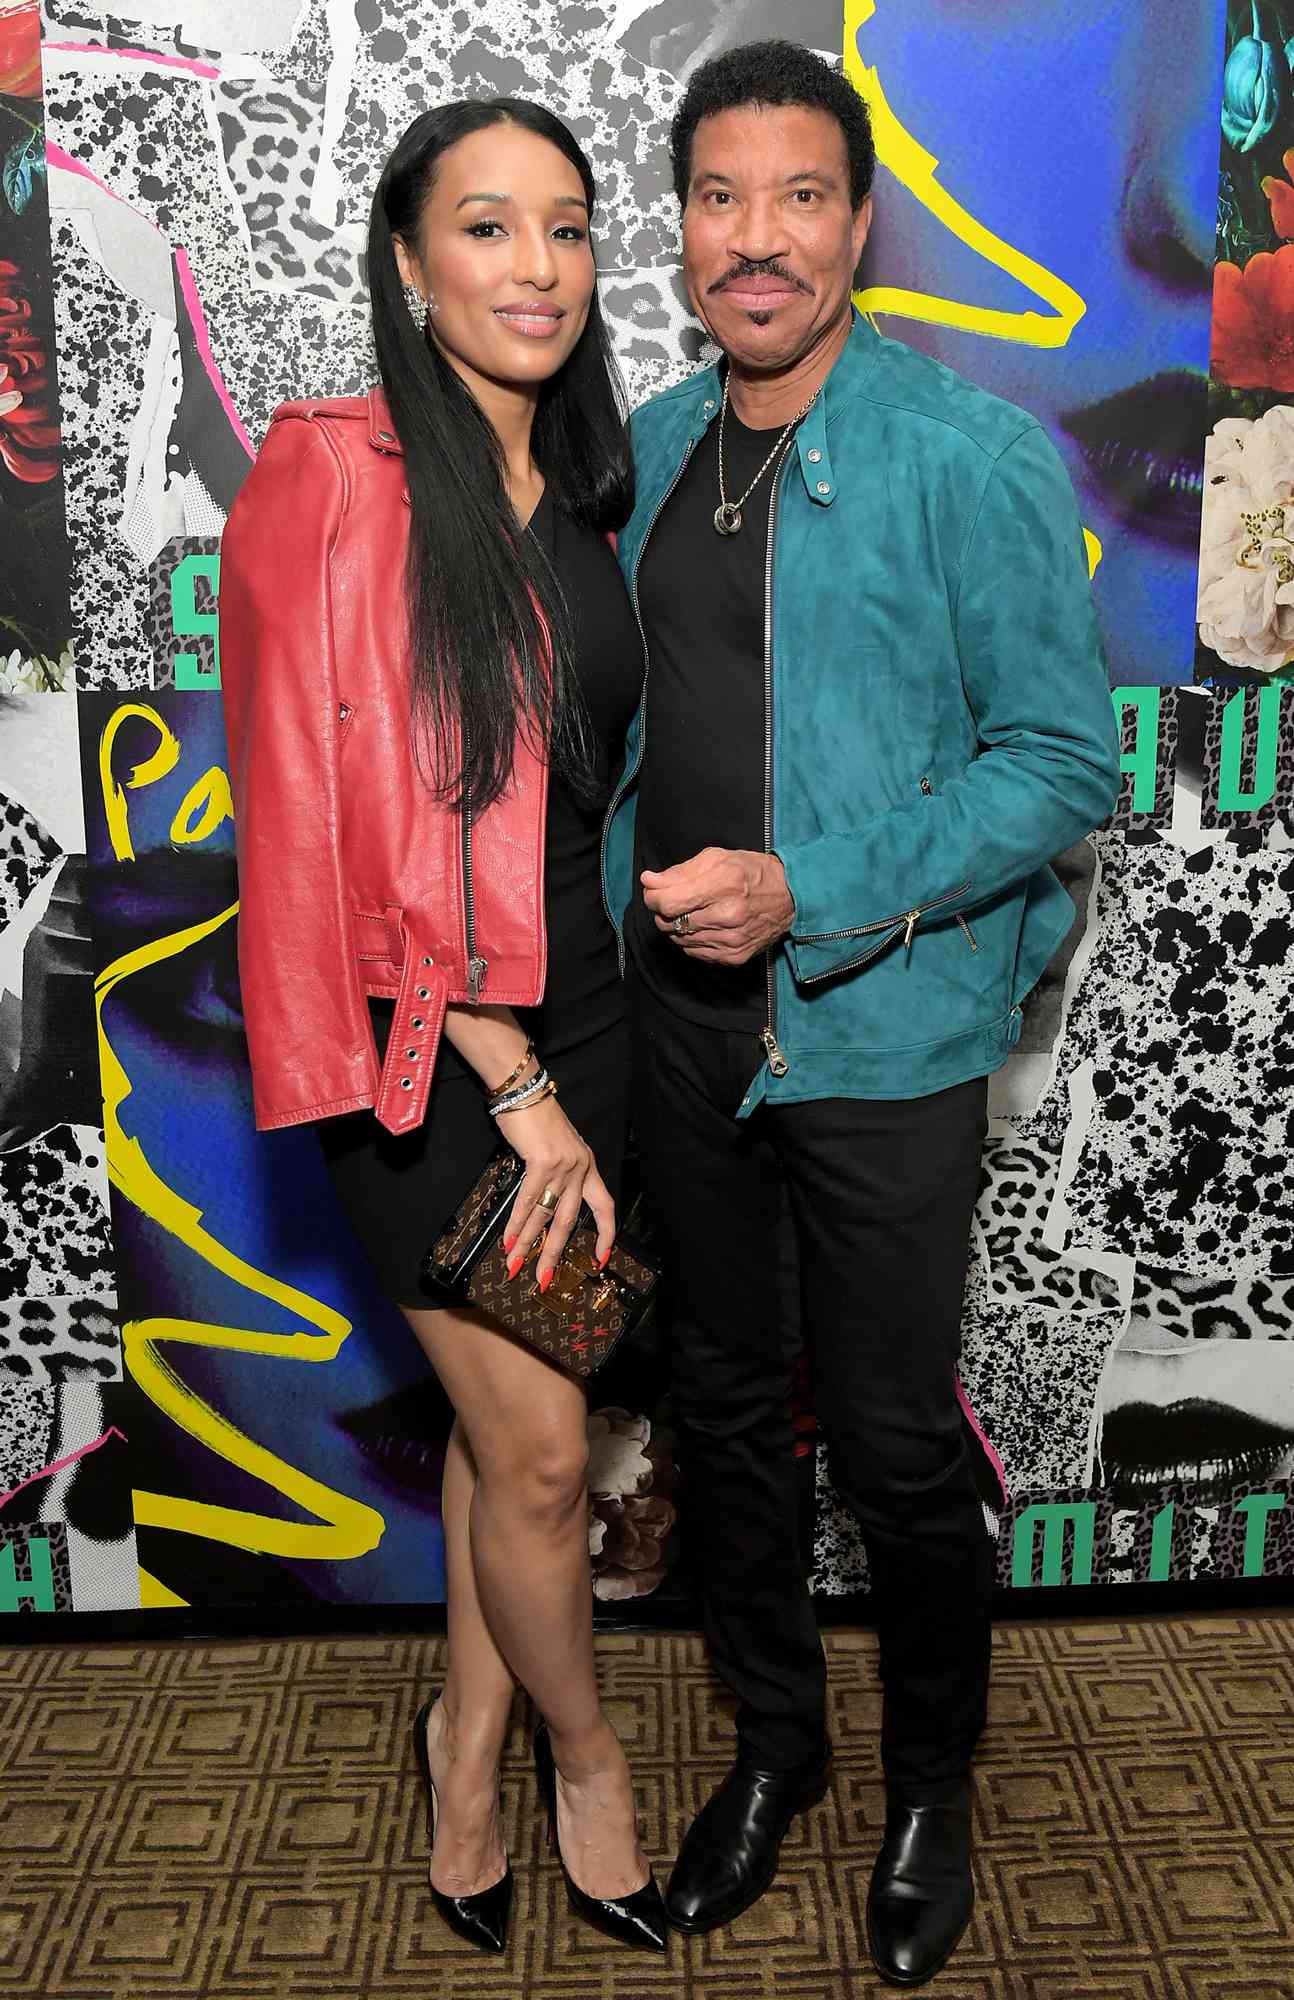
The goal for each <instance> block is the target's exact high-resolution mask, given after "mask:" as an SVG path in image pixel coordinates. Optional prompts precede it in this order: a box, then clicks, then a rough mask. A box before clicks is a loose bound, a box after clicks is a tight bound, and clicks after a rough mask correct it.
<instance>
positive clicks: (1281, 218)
mask: <svg viewBox="0 0 1294 2000" xmlns="http://www.w3.org/2000/svg"><path fill="white" fill-rule="evenodd" d="M1281 165H1282V166H1283V167H1284V169H1285V171H1286V173H1287V174H1288V175H1289V179H1288V180H1284V181H1282V180H1278V179H1277V177H1276V175H1275V174H1266V175H1265V176H1264V177H1263V181H1262V190H1263V193H1264V194H1265V195H1266V197H1267V200H1268V202H1269V203H1270V205H1271V211H1272V228H1273V229H1274V230H1275V231H1276V234H1277V235H1278V236H1283V237H1284V238H1285V241H1286V242H1287V243H1288V242H1290V241H1291V240H1292V239H1294V146H1291V147H1290V149H1289V151H1288V153H1286V155H1285V157H1284V159H1283V160H1282V161H1281Z"/></svg>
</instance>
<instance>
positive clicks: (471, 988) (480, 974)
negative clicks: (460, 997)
mask: <svg viewBox="0 0 1294 2000" xmlns="http://www.w3.org/2000/svg"><path fill="white" fill-rule="evenodd" d="M489 969H490V961H489V959H488V958H469V959H468V961H467V997H468V999H469V1000H470V1001H471V1002H472V1005H473V1006H475V1005H476V1003H477V1001H478V1000H479V999H480V997H481V988H482V987H483V986H484V984H485V975H486V973H487V972H488V971H489Z"/></svg>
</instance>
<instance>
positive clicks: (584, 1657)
mask: <svg viewBox="0 0 1294 2000" xmlns="http://www.w3.org/2000/svg"><path fill="white" fill-rule="evenodd" d="M406 1317H407V1318H408V1320H409V1323H410V1325H411V1326H412V1327H413V1329H414V1332H415V1333H416V1334H417V1337H418V1340H419V1341H420V1343H421V1345H422V1348H423V1351H424V1352H425V1353H426V1355H427V1357H428V1359H429V1360H430V1362H431V1364H432V1366H433V1367H434V1368H435V1370H436V1373H437V1375H438V1376H439V1377H440V1380H441V1382H442V1383H443V1384H444V1386H445V1389H446V1391H447V1393H448V1395H449V1398H450V1400H451V1402H452V1403H453V1405H454V1408H455V1410H456V1412H457V1415H458V1424H459V1425H460V1426H461V1428H462V1433H463V1442H464V1445H465V1448H466V1451H467V1452H468V1453H470V1460H469V1463H470V1465H471V1466H474V1468H475V1484H474V1487H473V1490H472V1493H471V1498H470V1506H469V1509H468V1515H467V1536H466V1540H467V1545H468V1552H469V1553H470V1557H471V1572H472V1581H473V1582H474V1584H475V1597H474V1598H472V1597H471V1596H469V1595H468V1594H467V1592H466V1591H465V1590H464V1589H462V1588H461V1578H462V1570H463V1564H462V1561H461V1549H460V1559H459V1560H458V1561H457V1562H456V1561H455V1552H454V1551H450V1552H449V1590H450V1595H451V1608H450V1632H451V1639H450V1679H449V1683H448V1686H449V1687H450V1688H451V1689H452V1691H453V1708H452V1710H451V1711H450V1713H449V1714H447V1715H446V1717H445V1718H443V1719H442V1722H441V1725H440V1728H441V1731H444V1730H445V1729H446V1725H448V1724H449V1722H450V1721H451V1719H452V1722H453V1727H454V1736H455V1743H456V1747H458V1748H459V1749H460V1751H461V1750H462V1749H464V1748H465V1747H466V1746H467V1745H468V1744H469V1743H472V1744H477V1745H480V1746H489V1745H490V1744H491V1740H492V1741H493V1749H494V1756H495V1761H496V1765H497V1756H498V1751H499V1749H501V1747H502V1740H503V1734H504V1733H505V1732H506V1727H507V1717H506V1711H505V1712H503V1715H502V1722H501V1723H500V1721H499V1715H500V1704H501V1690H502V1676H501V1675H500V1672H499V1669H500V1667H503V1668H504V1671H505V1672H506V1671H507V1669H511V1673H512V1674H513V1675H515V1677H516V1679H517V1680H519V1681H520V1682H521V1684H522V1685H523V1687H525V1688H526V1690H527V1691H528V1693H529V1694H530V1695H531V1697H532V1699H533V1701H534V1703H535V1706H536V1707H537V1708H538V1710H539V1712H540V1714H541V1715H542V1716H544V1718H545V1719H546V1720H547V1722H548V1725H549V1728H550V1730H551V1732H552V1743H553V1754H554V1757H555V1758H556V1761H557V1767H558V1778H559V1782H558V1816H559V1829H558V1830H559V1834H560V1837H561V1842H562V1852H563V1855H564V1857H565V1860H566V1864H567V1867H568V1868H569V1869H570V1871H571V1874H572V1875H573V1876H574V1878H575V1880H576V1881H577V1883H578V1884H579V1886H580V1887H581V1888H582V1889H585V1890H587V1891H588V1893H589V1894H590V1895H596V1896H619V1895H627V1894H629V1893H630V1892H631V1891H632V1890H634V1889H637V1888H640V1887H641V1886H642V1884H643V1883H644V1882H645V1881H646V1879H647V1872H648V1870H647V1862H646V1859H645V1857H644V1856H643V1853H642V1849H641V1848H640V1847H639V1845H638V1835H637V1826H636V1822H635V1816H634V1807H633V1795H632V1790H631V1787H630V1782H629V1772H628V1766H627V1765H626V1763H625V1759H624V1753H623V1751H622V1750H621V1748H620V1744H619V1741H618V1739H617V1737H616V1734H615V1731H614V1730H613V1729H612V1727H611V1725H610V1723H609V1722H608V1721H607V1719H606V1717H605V1715H604V1714H603V1712H602V1707H601V1703H600V1702H599V1700H598V1692H597V1682H596V1678H595V1674H594V1664H593V1593H592V1588H591V1580H590V1574H589V1554H588V1499H587V1491H586V1486H585V1478H586V1472H587V1465H588V1444H587V1427H586V1403H585V1397H584V1392H583V1390H582V1389H581V1388H580V1387H579V1385H578V1384H577V1383H575V1382H573V1381H571V1380H570V1379H569V1378H568V1377H567V1376H565V1375H563V1374H561V1373H560V1372H559V1371H558V1370H557V1369H555V1368H551V1367H549V1365H548V1364H547V1363H546V1362H544V1361H541V1360H539V1359H538V1357H537V1356H536V1355H534V1354H532V1353H531V1352H530V1350H529V1349H528V1348H526V1347H523V1346H521V1345H520V1344H519V1343H518V1342H516V1341H513V1340H510V1339H509V1338H508V1337H507V1336H506V1335H505V1334H501V1333H499V1332H497V1331H495V1330H494V1329H493V1328H491V1327H490V1326H489V1324H488V1323H487V1322H485V1321H483V1320H481V1319H479V1318H477V1317H476V1316H475V1315H473V1314H470V1313H462V1314H460V1313H454V1312H419V1311H416V1310H409V1311H408V1312H407V1314H406ZM456 1491H457V1489H456ZM455 1506H456V1509H457V1501H456V1502H455ZM455 1532H456V1533H457V1530H455ZM448 1538H449V1531H448V1528H447V1544H448ZM460 1643H461V1644H463V1645H464V1646H465V1647H466V1649H467V1650H466V1656H465V1659H464V1662H463V1665H462V1667H461V1668H460V1663H459V1660H458V1658H457V1657H456V1648H457V1647H458V1646H459V1644H460ZM505 1663H506V1666H505ZM473 1668H480V1669H481V1670H482V1673H483V1676H484V1678H483V1681H482V1683H481V1684H480V1686H479V1687H478V1684H477V1682H476V1681H475V1680H469V1678H468V1675H469V1672H470V1671H471V1670H472V1669H473ZM437 1735H438V1732H437V1731H435V1730H433V1732H432V1736H433V1740H432V1741H431V1743H430V1744H429V1748H430V1749H431V1752H432V1771H433V1775H434V1776H435V1777H436V1781H437V1787H438V1789H439V1785H440V1772H441V1770H442V1769H448V1765H449V1756H448V1752H447V1751H446V1750H445V1749H444V1748H443V1747H442V1745H441V1743H440V1742H439V1741H438V1740H436V1737H437ZM479 1761H480V1760H479V1757H474V1758H473V1759H472V1761H471V1766H470V1768H478V1767H479ZM468 1771H469V1766H467V1765H464V1766H461V1767H460V1777H461V1780H462V1781H463V1782H462V1783H460V1784H459V1785H456V1786H455V1787H454V1792H455V1798H457V1795H458V1792H459V1790H464V1791H466V1790H467V1789H468V1786H467V1784H466V1780H467V1777H468ZM489 1782H490V1785H491V1789H492V1790H493V1789H497V1771H496V1772H494V1773H492V1775H491V1778H490V1781H489ZM469 1803H470V1802H469V1801H468V1800H467V1799H465V1800H464V1808H465V1811H464V1822H463V1826H464V1831H463V1832H462V1833H460V1832H459V1830H458V1826H457V1824H455V1826H454V1827H453V1828H451V1827H450V1825H449V1823H448V1820H447V1817H446V1816H447V1814H448V1812H449V1811H450V1805H449V1797H448V1791H447V1793H446V1795H444V1796H443V1797H442V1799H441V1813H442V1817H441V1822H440V1827H439V1828H438V1833H437V1843H436V1845H437V1854H438V1856H439V1854H440V1851H441V1844H442V1839H443V1840H444V1841H445V1843H446V1845H445V1861H446V1865H447V1867H448V1865H449V1863H450V1862H451V1860H453V1861H454V1865H455V1869H456V1872H460V1873H463V1874H466V1873H467V1872H468V1870H469V1869H470V1868H472V1867H474V1868H475V1870H476V1876H477V1877H479V1878H480V1879H479V1882H477V1886H481V1887H484V1886H485V1884H486V1883H487V1882H488V1881H490V1880H491V1879H495V1878H497V1876H498V1874H499V1872H500V1868H499V1865H498V1864H497V1862H493V1863H492V1862H491V1860H490V1858H489V1857H487V1854H486V1849H485V1844H484V1842H483V1841H482V1839H481V1828H482V1826H483V1824H484V1822H483V1817H482V1810H481V1806H480V1803H479V1799H478V1804H477V1806H476V1808H475V1809H474V1810H471V1811H470V1812H469V1811H467V1810H466V1808H467V1806H468V1805H469ZM456 1818H457V1816H456ZM473 1826H474V1827H475V1828H476V1829H477V1835H476V1841H475V1845H474V1846H473V1845H472V1842H471V1831H470V1829H471V1827H473ZM465 1839H466V1842H467V1844H466V1845H465V1844H464V1842H465ZM492 1853H497V1850H492ZM435 1873H436V1885H437V1887H438V1888H439V1887H447V1886H448V1875H447V1874H444V1875H442V1871H441V1868H440V1865H439V1861H438V1863H437V1867H436V1871H435ZM454 1893H457V1894H464V1893H467V1891H466V1890H462V1889H459V1890H455V1891H454Z"/></svg>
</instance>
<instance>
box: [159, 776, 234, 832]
mask: <svg viewBox="0 0 1294 2000" xmlns="http://www.w3.org/2000/svg"><path fill="white" fill-rule="evenodd" d="M199 808H201V810H200V811H199ZM195 813H197V814H198V817H197V819H196V820H195V819H194V818H193V815H194V814H195ZM233 816H234V800H233V794H232V793H231V792H230V789H229V779H228V778H227V776H226V775H225V773H224V772H223V771H222V770H221V768H220V766H219V764H213V765H212V767H211V769H210V770H209V771H204V772H203V773H202V776H201V777H200V778H199V779H198V780H197V782H196V783H195V784H192V785H190V786H189V789H188V791H187V792H186V793H185V794H184V797H183V798H182V799H181V800H180V804H179V807H178V809H177V811H176V815H175V818H174V819H173V820H172V821H171V839H172V840H173V841H174V842H175V844H176V846H177V847H192V846H193V845H194V843H195V842H197V841H199V840H208V839H209V838H210V837H211V835H212V834H213V833H214V832H215V830H216V828H217V827H218V826H221V825H222V824H223V823H224V821H225V820H227V819H232V818H233ZM190 822H192V823H190Z"/></svg>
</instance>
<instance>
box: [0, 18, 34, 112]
mask: <svg viewBox="0 0 1294 2000" xmlns="http://www.w3.org/2000/svg"><path fill="white" fill-rule="evenodd" d="M0 90H2V91H7V92H8V94H9V96H10V97H39V96H40V14H39V12H38V9H37V4H36V0H21V4H20V5H18V6H16V7H15V6H5V5H3V4H2V3H0Z"/></svg>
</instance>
